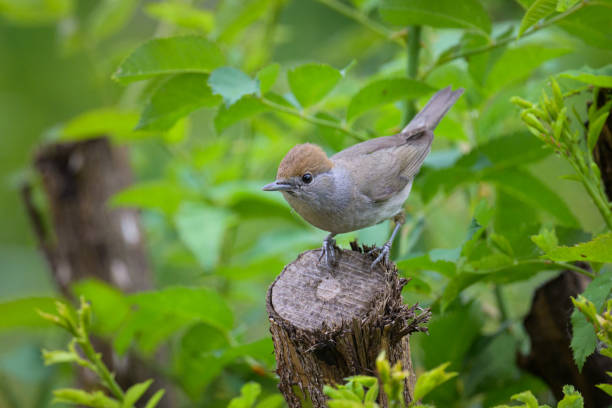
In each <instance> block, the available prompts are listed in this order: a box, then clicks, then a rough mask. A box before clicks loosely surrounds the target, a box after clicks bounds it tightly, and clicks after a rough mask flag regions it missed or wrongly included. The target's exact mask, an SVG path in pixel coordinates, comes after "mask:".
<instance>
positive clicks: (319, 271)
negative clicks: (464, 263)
mask: <svg viewBox="0 0 612 408" xmlns="http://www.w3.org/2000/svg"><path fill="white" fill-rule="evenodd" d="M352 247H353V250H340V249H337V254H338V265H337V266H335V267H334V268H329V267H328V266H327V265H326V264H325V262H321V263H319V255H320V250H313V251H307V252H304V253H302V254H300V255H299V256H298V258H297V259H296V260H295V261H294V262H292V263H290V264H289V265H287V266H286V267H285V269H284V270H283V271H282V273H281V274H280V275H279V276H278V277H277V278H276V280H275V281H274V283H272V285H271V286H270V288H269V289H268V295H267V302H266V303H267V309H268V315H269V319H270V331H271V333H272V338H273V340H274V351H275V355H276V361H277V373H278V375H279V377H280V383H279V389H280V391H281V393H282V394H283V395H284V397H285V400H286V401H287V403H288V404H289V407H291V408H293V407H302V406H310V404H311V403H312V406H314V407H325V406H326V397H325V395H324V394H323V386H324V385H326V384H337V383H343V382H344V380H343V379H344V378H346V377H348V376H351V375H357V374H363V375H376V374H375V360H376V357H377V356H378V354H379V352H380V351H381V350H385V351H386V353H387V357H388V358H389V361H390V362H391V363H392V364H393V363H395V362H397V361H400V362H401V364H402V366H403V367H404V369H405V370H407V371H408V372H409V377H408V378H407V379H406V381H405V392H404V398H405V400H406V401H407V402H408V401H412V394H413V390H414V383H415V375H414V371H413V369H412V361H411V358H410V345H409V342H408V335H409V334H410V333H413V332H416V331H425V330H426V329H425V328H424V327H423V326H422V325H423V324H424V323H426V322H427V321H428V319H429V317H430V313H429V311H421V309H419V308H418V306H417V305H415V306H412V307H408V306H407V305H404V304H403V302H402V295H401V291H402V287H403V286H404V285H405V284H406V283H407V282H408V280H407V279H404V278H399V277H398V275H397V268H396V267H395V265H394V264H391V265H388V266H387V265H385V266H383V265H377V267H376V268H375V269H374V270H371V269H370V265H371V263H372V261H373V259H374V258H373V257H372V255H369V254H367V253H366V252H367V251H366V250H367V249H369V248H366V247H364V248H358V247H357V245H356V244H355V243H353V244H352ZM419 311H421V313H418V312H419ZM380 403H381V404H382V405H383V406H386V401H385V400H384V398H383V399H382V400H381V401H380Z"/></svg>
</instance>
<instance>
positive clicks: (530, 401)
mask: <svg viewBox="0 0 612 408" xmlns="http://www.w3.org/2000/svg"><path fill="white" fill-rule="evenodd" d="M511 399H512V400H514V401H520V402H524V403H525V405H526V407H527V408H539V406H540V404H538V400H537V399H536V397H534V395H533V394H532V393H531V391H524V392H521V393H520V394H515V395H513V396H512V397H511Z"/></svg>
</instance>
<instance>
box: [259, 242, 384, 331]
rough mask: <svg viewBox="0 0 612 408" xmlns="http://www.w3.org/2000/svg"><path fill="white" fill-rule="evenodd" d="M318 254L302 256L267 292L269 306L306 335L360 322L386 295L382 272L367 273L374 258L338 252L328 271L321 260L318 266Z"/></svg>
mask: <svg viewBox="0 0 612 408" xmlns="http://www.w3.org/2000/svg"><path fill="white" fill-rule="evenodd" d="M320 253H321V250H320V249H319V250H312V251H307V252H304V253H303V254H301V255H300V256H299V257H298V259H297V260H295V261H294V262H292V263H291V264H289V265H287V267H286V268H285V270H284V271H283V273H282V274H281V275H280V276H279V277H278V278H277V280H276V281H275V282H274V283H273V284H272V287H271V288H270V299H269V302H270V306H272V307H273V308H274V311H275V312H276V313H277V314H278V315H279V316H280V317H282V318H283V319H285V320H287V321H289V322H291V323H292V324H293V325H294V326H295V327H297V328H299V329H302V330H307V331H313V330H321V329H325V328H329V329H334V328H338V327H341V326H342V324H343V323H347V322H352V321H353V320H355V319H358V320H363V319H364V318H365V317H366V316H367V315H368V313H369V312H371V311H372V304H373V303H374V302H375V301H376V299H378V298H379V297H380V296H381V295H383V294H384V293H385V288H386V286H387V279H386V277H385V274H386V271H385V269H384V268H383V267H382V266H381V265H377V266H376V267H375V268H374V269H373V270H372V269H370V265H371V263H372V260H373V258H372V257H371V256H366V255H365V254H363V253H360V252H357V251H340V256H339V258H338V265H337V266H335V267H334V268H330V267H328V266H327V264H326V263H325V260H324V259H323V260H321V262H319V256H320Z"/></svg>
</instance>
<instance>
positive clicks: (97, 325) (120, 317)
mask: <svg viewBox="0 0 612 408" xmlns="http://www.w3.org/2000/svg"><path fill="white" fill-rule="evenodd" d="M71 289H72V292H73V293H74V294H75V298H78V297H83V298H85V299H87V300H88V301H89V302H91V306H92V311H93V315H94V319H93V327H94V330H95V332H96V333H98V334H103V335H112V334H113V333H115V332H116V331H117V330H118V328H119V327H120V326H121V324H122V323H123V321H124V320H125V318H126V317H127V316H128V315H129V312H130V305H129V302H128V301H127V300H126V299H125V297H124V295H123V293H121V291H120V290H119V289H117V288H115V287H114V286H111V285H109V284H107V283H105V282H102V281H98V280H93V279H91V280H81V281H78V282H76V283H75V284H73V285H72V287H71Z"/></svg>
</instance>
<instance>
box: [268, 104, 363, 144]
mask: <svg viewBox="0 0 612 408" xmlns="http://www.w3.org/2000/svg"><path fill="white" fill-rule="evenodd" d="M259 100H260V101H261V102H262V103H263V104H264V105H266V106H268V107H269V108H272V109H273V110H275V111H277V112H281V113H286V114H289V115H292V116H295V117H298V118H300V119H302V120H303V121H305V122H309V123H312V124H314V125H320V126H326V127H329V128H332V129H336V130H339V131H340V132H342V133H344V134H346V135H349V136H352V137H354V138H355V139H357V140H359V141H365V140H368V139H369V138H368V137H366V136H365V135H363V134H361V133H358V132H355V131H354V130H352V129H350V128H348V127H345V126H342V125H340V124H338V123H336V122H332V121H331V120H325V119H320V118H316V117H314V116H309V115H306V114H305V113H303V112H301V111H299V110H297V109H295V108H290V107H288V106H284V105H280V104H278V103H275V102H272V101H271V100H269V99H266V98H263V97H262V98H260V99H259Z"/></svg>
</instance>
